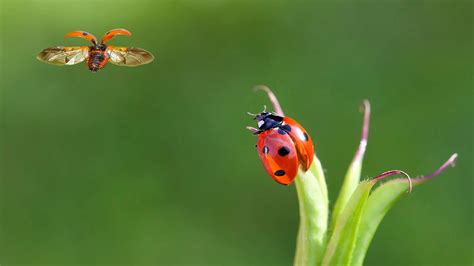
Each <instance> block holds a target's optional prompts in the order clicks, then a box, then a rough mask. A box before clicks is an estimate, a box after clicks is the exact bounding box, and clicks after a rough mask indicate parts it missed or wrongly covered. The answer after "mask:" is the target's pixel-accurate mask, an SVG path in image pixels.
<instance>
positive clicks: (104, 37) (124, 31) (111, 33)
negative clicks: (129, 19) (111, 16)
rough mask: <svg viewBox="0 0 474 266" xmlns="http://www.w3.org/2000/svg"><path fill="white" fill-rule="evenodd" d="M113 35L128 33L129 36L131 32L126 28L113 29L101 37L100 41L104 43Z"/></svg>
mask: <svg viewBox="0 0 474 266" xmlns="http://www.w3.org/2000/svg"><path fill="white" fill-rule="evenodd" d="M115 35H128V36H131V35H132V33H131V32H130V31H128V30H126V29H113V30H110V31H108V32H107V33H106V34H105V35H104V36H103V37H102V43H106V42H107V41H109V40H110V39H112V38H113V37H114V36H115Z"/></svg>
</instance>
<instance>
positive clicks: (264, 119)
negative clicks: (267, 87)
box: [249, 108, 283, 131]
mask: <svg viewBox="0 0 474 266" xmlns="http://www.w3.org/2000/svg"><path fill="white" fill-rule="evenodd" d="M249 115H251V116H253V117H254V119H255V120H257V126H258V129H259V130H260V131H265V130H268V129H272V128H275V127H277V126H279V125H281V123H282V121H283V117H281V116H279V115H276V114H273V113H269V112H267V111H266V108H265V109H264V110H263V112H261V113H259V114H251V113H249Z"/></svg>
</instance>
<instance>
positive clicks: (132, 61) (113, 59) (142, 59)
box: [107, 46, 154, 67]
mask: <svg viewBox="0 0 474 266" xmlns="http://www.w3.org/2000/svg"><path fill="white" fill-rule="evenodd" d="M107 54H108V56H109V62H110V63H112V64H115V65H118V66H130V67H134V66H140V65H144V64H148V63H150V62H151V61H153V59H154V56H153V55H152V54H151V53H150V52H148V51H146V50H144V49H140V48H135V47H130V48H128V47H117V46H108V47H107Z"/></svg>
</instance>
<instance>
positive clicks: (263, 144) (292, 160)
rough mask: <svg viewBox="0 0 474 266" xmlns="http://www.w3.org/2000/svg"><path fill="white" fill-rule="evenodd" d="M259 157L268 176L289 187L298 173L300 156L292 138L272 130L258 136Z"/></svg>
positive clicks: (282, 132) (281, 131)
mask: <svg viewBox="0 0 474 266" xmlns="http://www.w3.org/2000/svg"><path fill="white" fill-rule="evenodd" d="M257 149H258V155H259V157H260V160H261V161H262V164H263V166H264V167H265V170H267V172H268V174H270V176H271V177H272V178H273V179H274V180H275V181H277V182H278V183H280V184H282V185H289V184H290V183H291V182H292V181H293V179H295V177H296V174H297V173H298V156H297V154H296V149H295V146H294V144H293V141H292V140H291V138H290V136H289V135H288V134H287V133H286V132H284V131H283V130H278V129H270V130H267V131H264V132H262V133H260V134H259V135H258V142H257Z"/></svg>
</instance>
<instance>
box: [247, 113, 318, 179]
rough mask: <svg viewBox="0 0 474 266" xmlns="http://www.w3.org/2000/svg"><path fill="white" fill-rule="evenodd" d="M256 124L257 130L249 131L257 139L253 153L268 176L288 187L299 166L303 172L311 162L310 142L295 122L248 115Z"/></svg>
mask: <svg viewBox="0 0 474 266" xmlns="http://www.w3.org/2000/svg"><path fill="white" fill-rule="evenodd" d="M248 114H249V115H251V116H253V117H254V119H255V120H257V125H258V129H256V128H250V127H249V129H250V130H251V131H252V132H253V133H254V134H255V135H258V141H257V149H258V155H259V157H260V160H261V161H262V164H263V166H264V167H265V170H267V172H268V174H270V176H271V177H272V178H273V179H274V180H275V181H277V182H278V183H280V184H282V185H289V184H291V182H292V181H293V180H294V179H295V177H296V175H297V173H298V167H299V166H301V167H302V169H303V170H304V171H307V170H308V169H309V167H310V166H311V163H312V162H313V157H314V147H313V141H312V140H311V138H310V137H309V135H308V133H306V130H305V129H304V128H303V127H302V126H301V125H300V124H298V122H296V121H295V120H293V119H291V118H289V117H284V116H279V115H277V114H275V113H269V112H267V111H266V108H265V110H263V112H261V113H259V114H252V113H248Z"/></svg>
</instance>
